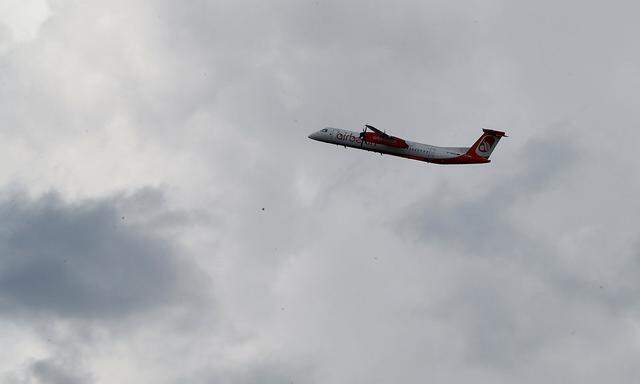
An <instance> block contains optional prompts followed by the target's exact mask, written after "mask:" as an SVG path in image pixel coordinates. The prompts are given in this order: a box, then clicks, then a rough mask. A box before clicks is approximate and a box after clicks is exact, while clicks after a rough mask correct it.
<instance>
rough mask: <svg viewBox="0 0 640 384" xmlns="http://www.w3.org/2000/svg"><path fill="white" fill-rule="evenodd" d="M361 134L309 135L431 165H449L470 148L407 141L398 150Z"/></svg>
mask: <svg viewBox="0 0 640 384" xmlns="http://www.w3.org/2000/svg"><path fill="white" fill-rule="evenodd" d="M359 134H360V133H359V132H354V131H349V130H345V129H339V128H324V129H322V130H320V131H317V132H315V133H313V134H311V135H309V138H310V139H313V140H317V141H322V142H325V143H331V144H337V145H342V146H345V147H352V148H358V149H363V150H365V151H373V152H379V153H384V154H388V155H393V156H401V157H406V158H410V159H414V160H420V161H426V162H430V163H445V162H447V163H448V160H453V159H457V158H460V157H464V156H465V153H466V152H467V150H468V149H469V148H453V147H436V146H433V145H428V144H422V143H417V142H413V141H408V140H405V141H404V142H405V143H406V144H407V148H398V147H394V146H389V145H385V144H377V143H373V142H369V141H366V140H365V141H364V142H363V140H362V139H361V138H360V136H359Z"/></svg>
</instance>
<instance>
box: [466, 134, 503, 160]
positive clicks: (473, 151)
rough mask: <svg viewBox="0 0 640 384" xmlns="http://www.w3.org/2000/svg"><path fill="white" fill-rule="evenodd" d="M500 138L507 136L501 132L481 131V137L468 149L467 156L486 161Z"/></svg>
mask: <svg viewBox="0 0 640 384" xmlns="http://www.w3.org/2000/svg"><path fill="white" fill-rule="evenodd" d="M502 137H507V135H506V134H505V133H504V132H501V131H494V130H492V129H483V130H482V136H480V138H479V139H478V140H476V142H475V143H474V144H473V145H472V146H471V148H469V150H468V151H467V155H469V156H472V157H480V158H483V159H488V158H489V156H491V152H493V150H494V149H495V147H496V146H497V145H498V141H500V139H501V138H502Z"/></svg>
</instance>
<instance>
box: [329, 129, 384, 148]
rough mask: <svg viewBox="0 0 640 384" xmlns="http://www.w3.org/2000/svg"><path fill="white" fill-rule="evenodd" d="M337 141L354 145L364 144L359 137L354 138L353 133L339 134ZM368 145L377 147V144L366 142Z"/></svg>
mask: <svg viewBox="0 0 640 384" xmlns="http://www.w3.org/2000/svg"><path fill="white" fill-rule="evenodd" d="M336 139H338V140H340V141H346V142H349V143H354V144H360V143H362V139H361V138H359V137H358V136H354V135H353V134H352V133H349V134H346V133H342V132H338V133H337V134H336ZM366 143H367V144H368V145H373V146H375V145H376V144H375V143H370V142H368V141H367V142H366Z"/></svg>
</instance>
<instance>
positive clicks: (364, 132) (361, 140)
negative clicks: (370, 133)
mask: <svg viewBox="0 0 640 384" xmlns="http://www.w3.org/2000/svg"><path fill="white" fill-rule="evenodd" d="M367 128H369V126H368V125H366V124H365V126H364V129H363V130H362V132H360V148H362V147H364V142H365V141H366V140H365V135H366V133H367Z"/></svg>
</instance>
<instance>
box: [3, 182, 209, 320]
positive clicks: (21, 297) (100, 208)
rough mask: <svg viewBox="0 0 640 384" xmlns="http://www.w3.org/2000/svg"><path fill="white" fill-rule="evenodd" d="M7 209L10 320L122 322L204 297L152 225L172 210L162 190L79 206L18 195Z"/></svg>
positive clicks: (6, 308) (6, 310) (189, 269)
mask: <svg viewBox="0 0 640 384" xmlns="http://www.w3.org/2000/svg"><path fill="white" fill-rule="evenodd" d="M145 205H146V206H145ZM131 208H141V209H138V210H135V209H131ZM0 211H1V212H2V213H3V217H5V219H6V220H5V221H4V222H3V225H2V228H0V265H2V269H1V270H0V313H3V315H4V316H11V315H24V316H36V317H38V316H47V317H49V316H54V317H58V318H71V319H73V318H80V319H95V320H101V319H104V320H110V319H121V318H126V317H128V316H131V315H136V314H138V313H144V312H145V311H149V310H153V309H157V308H162V307H165V306H171V305H176V304H180V303H188V302H189V301H190V300H193V299H194V298H197V295H199V294H200V293H198V291H197V290H196V287H198V288H202V286H201V285H199V284H202V276H201V275H200V274H199V273H198V272H197V271H196V270H195V268H194V267H193V266H192V265H189V264H188V263H186V262H184V260H182V261H181V259H180V249H179V247H178V246H177V244H176V243H175V242H174V241H173V240H172V239H171V238H167V237H163V236H160V234H159V233H158V232H157V228H156V227H157V222H156V223H155V224H156V225H154V226H151V225H149V223H145V220H147V219H148V218H149V214H150V213H151V215H152V216H154V217H158V218H162V217H163V215H167V214H168V213H169V212H168V211H167V210H166V209H164V208H163V207H162V205H161V203H160V202H159V201H158V194H157V193H156V192H154V191H149V190H147V191H142V192H140V193H137V194H133V195H130V196H119V197H113V198H106V199H93V200H86V201H80V202H74V203H67V202H64V201H63V200H62V199H61V197H60V196H58V195H56V194H55V193H50V194H48V195H45V196H43V197H40V198H38V199H35V200H33V199H30V198H28V197H25V196H21V195H13V196H12V197H11V198H8V199H5V200H3V201H2V203H1V204H0ZM152 223H153V222H152ZM176 223H178V222H176ZM199 281H200V282H199Z"/></svg>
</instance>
